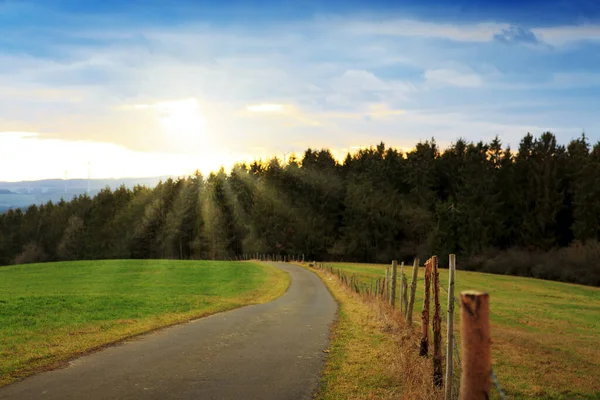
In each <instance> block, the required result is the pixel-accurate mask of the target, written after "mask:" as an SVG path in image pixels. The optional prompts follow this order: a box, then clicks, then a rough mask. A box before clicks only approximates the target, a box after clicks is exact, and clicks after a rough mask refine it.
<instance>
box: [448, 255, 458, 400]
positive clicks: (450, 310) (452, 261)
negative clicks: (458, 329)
mask: <svg viewBox="0 0 600 400" xmlns="http://www.w3.org/2000/svg"><path fill="white" fill-rule="evenodd" d="M455 269H456V255H454V254H450V256H449V263H448V320H447V321H448V323H447V324H446V328H447V331H446V400H452V367H453V364H452V355H453V354H452V350H453V345H454V270H455Z"/></svg>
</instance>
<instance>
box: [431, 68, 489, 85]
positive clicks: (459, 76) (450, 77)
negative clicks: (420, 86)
mask: <svg viewBox="0 0 600 400" xmlns="http://www.w3.org/2000/svg"><path fill="white" fill-rule="evenodd" d="M425 80H426V81H427V83H430V84H433V85H451V86H458V87H481V86H483V83H484V81H483V78H482V77H481V76H480V75H478V74H476V73H473V72H459V71H456V70H453V69H432V70H426V71H425Z"/></svg>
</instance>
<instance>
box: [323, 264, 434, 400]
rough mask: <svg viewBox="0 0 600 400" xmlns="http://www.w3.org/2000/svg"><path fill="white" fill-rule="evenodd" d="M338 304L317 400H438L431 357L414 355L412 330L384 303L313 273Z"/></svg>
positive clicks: (415, 341)
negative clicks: (336, 318) (433, 381)
mask: <svg viewBox="0 0 600 400" xmlns="http://www.w3.org/2000/svg"><path fill="white" fill-rule="evenodd" d="M313 271H314V272H315V273H316V274H317V275H319V276H320V277H321V279H322V280H323V281H324V282H325V284H326V285H327V287H328V288H329V290H330V291H331V293H332V294H333V296H334V297H335V298H336V300H337V301H338V304H339V311H338V313H339V315H338V320H337V321H336V323H335V325H334V326H333V328H332V333H331V347H330V353H329V357H328V359H327V362H326V365H325V368H324V370H323V374H322V380H321V387H320V390H319V392H318V393H317V395H316V398H317V399H340V400H341V399H416V400H419V399H423V400H431V399H441V398H443V394H442V393H441V392H440V391H436V390H435V389H434V388H433V384H432V376H433V368H432V362H431V359H430V358H423V357H420V356H419V348H418V343H419V336H418V333H417V331H416V327H413V328H409V327H407V326H406V324H405V323H404V321H403V320H401V319H400V317H399V314H398V313H397V312H392V310H391V309H390V307H389V306H388V305H387V304H383V303H382V302H380V301H379V300H376V299H368V298H365V297H363V296H359V295H357V294H356V293H354V292H352V291H351V290H350V289H348V288H347V287H346V286H345V285H343V284H342V283H341V282H340V281H339V280H338V279H337V277H335V276H334V275H331V274H329V273H327V272H324V271H320V270H313Z"/></svg>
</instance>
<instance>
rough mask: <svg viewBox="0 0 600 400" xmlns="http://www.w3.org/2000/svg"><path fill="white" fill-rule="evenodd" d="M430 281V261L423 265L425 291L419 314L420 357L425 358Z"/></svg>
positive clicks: (427, 343) (427, 345)
mask: <svg viewBox="0 0 600 400" xmlns="http://www.w3.org/2000/svg"><path fill="white" fill-rule="evenodd" d="M430 279H431V259H429V260H427V262H426V263H425V284H424V285H423V286H425V291H424V292H423V311H422V313H421V320H422V324H421V325H422V326H421V328H422V329H423V333H422V336H421V351H420V352H419V354H420V355H421V356H424V357H427V354H428V353H429V283H430Z"/></svg>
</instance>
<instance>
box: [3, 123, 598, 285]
mask: <svg viewBox="0 0 600 400" xmlns="http://www.w3.org/2000/svg"><path fill="white" fill-rule="evenodd" d="M599 241H600V142H599V143H597V144H594V145H592V144H591V143H590V142H589V140H588V138H587V137H586V136H585V135H581V136H580V137H579V138H577V139H574V140H572V141H571V142H570V143H568V145H566V146H565V145H561V144H559V143H557V140H556V137H555V136H554V135H553V134H552V133H550V132H546V133H543V134H541V135H540V136H539V137H534V136H533V135H531V134H527V135H526V136H524V137H523V138H522V140H521V141H520V143H519V146H518V149H516V150H514V151H513V150H512V149H510V148H509V147H504V146H503V145H502V143H501V141H500V140H499V139H498V138H495V139H494V140H492V141H491V142H490V143H484V142H478V143H472V142H468V141H466V140H462V139H459V140H457V141H456V142H455V143H453V144H451V145H450V146H449V147H448V148H446V149H440V148H438V145H437V144H436V142H435V140H434V139H431V140H427V141H421V142H419V143H418V144H416V145H415V147H414V148H413V149H412V150H410V151H408V152H406V153H403V152H400V151H398V150H397V149H395V148H391V147H386V146H385V144H384V143H381V144H379V145H377V146H375V147H371V148H364V149H361V150H359V151H358V152H356V153H352V154H348V155H347V156H346V158H345V159H344V160H343V161H337V160H336V159H335V158H334V157H333V156H332V154H331V152H330V151H329V150H327V149H322V150H313V149H307V150H306V151H305V152H304V154H303V155H302V156H301V157H296V156H291V157H290V158H289V159H288V160H279V159H278V158H273V159H270V160H267V161H255V162H253V163H251V164H238V165H236V166H235V167H234V168H233V169H232V170H231V172H229V173H228V172H226V171H225V170H223V169H221V170H219V171H218V172H215V173H211V174H210V175H208V176H202V175H201V174H200V173H195V174H194V175H191V176H187V177H180V178H178V179H167V180H165V181H162V182H160V183H159V184H158V185H157V186H156V187H154V188H148V187H145V186H136V187H135V188H134V189H127V188H125V187H123V186H122V187H120V188H118V189H116V190H114V191H112V190H110V189H108V188H106V189H103V190H102V191H100V192H99V193H98V194H97V195H96V196H94V197H93V198H90V197H89V196H87V195H80V196H78V197H75V198H73V199H72V200H70V201H65V200H61V201H60V202H57V203H52V202H48V203H46V204H43V205H40V206H35V205H34V206H30V207H29V208H28V209H27V210H25V211H22V210H20V209H15V210H9V211H8V212H5V213H3V214H0V265H8V264H13V263H19V264H20V263H31V262H42V261H58V260H83V259H86V260H87V259H127V258H134V259H135V258H153V259H159V258H173V259H235V258H236V257H239V256H240V255H242V254H253V253H257V252H258V253H271V254H281V255H292V254H294V255H298V254H304V256H305V258H306V259H318V260H330V261H353V262H383V263H387V262H390V260H392V259H397V260H405V261H407V262H412V258H413V257H415V256H418V257H420V258H421V260H425V259H427V258H428V257H429V256H430V255H431V254H437V255H438V256H440V259H441V260H445V259H447V254H449V253H456V254H457V259H458V268H459V269H467V270H477V271H485V272H491V273H500V274H511V275H521V276H530V277H536V278H543V279H552V280H561V281H568V282H576V283H581V284H586V285H595V286H600V263H599V262H598V260H599V259H600V242H599Z"/></svg>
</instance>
